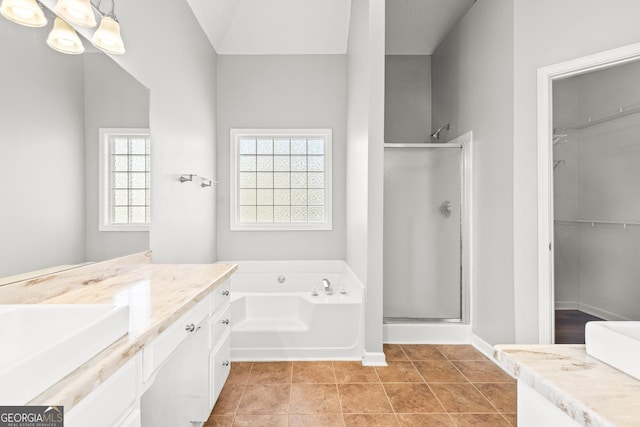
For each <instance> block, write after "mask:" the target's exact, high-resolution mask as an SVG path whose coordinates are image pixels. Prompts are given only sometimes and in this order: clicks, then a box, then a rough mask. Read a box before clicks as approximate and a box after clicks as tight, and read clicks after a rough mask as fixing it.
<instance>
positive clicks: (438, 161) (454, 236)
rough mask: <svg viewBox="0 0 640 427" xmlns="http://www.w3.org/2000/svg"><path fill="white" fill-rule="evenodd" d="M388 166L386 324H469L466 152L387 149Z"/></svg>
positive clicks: (444, 147) (429, 147)
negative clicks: (465, 259) (465, 252)
mask: <svg viewBox="0 0 640 427" xmlns="http://www.w3.org/2000/svg"><path fill="white" fill-rule="evenodd" d="M469 149H470V148H469ZM384 162H385V173H384V180H385V182H384V198H385V200H384V307H383V311H384V321H385V323H388V324H392V323H426V322H431V323H433V322H464V321H466V317H467V310H466V309H465V305H466V299H467V297H466V292H465V286H464V282H465V280H464V277H465V276H464V275H465V274H466V271H465V267H464V263H463V259H464V258H465V257H464V251H465V250H467V248H465V247H464V245H463V242H464V235H465V233H466V232H467V230H466V226H465V219H466V218H465V206H464V205H465V203H466V202H465V151H464V144H463V143H461V142H456V141H452V142H450V143H447V144H438V143H435V144H434V143H423V144H415V143H414V144H392V143H390V144H385V159H384Z"/></svg>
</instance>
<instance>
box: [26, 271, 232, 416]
mask: <svg viewBox="0 0 640 427" xmlns="http://www.w3.org/2000/svg"><path fill="white" fill-rule="evenodd" d="M176 265H177V266H178V265H180V264H176ZM212 265H213V264H212ZM218 265H222V263H221V264H218ZM226 265H227V267H228V268H227V269H226V270H225V271H224V272H223V273H222V274H220V275H218V276H217V277H215V278H212V280H211V281H210V282H209V283H208V284H207V285H204V287H203V288H202V289H201V290H199V291H198V292H197V293H195V294H194V295H193V296H192V297H191V298H190V299H189V300H187V301H185V302H184V303H182V304H181V305H180V306H178V307H177V308H176V310H175V311H174V312H172V313H171V314H169V315H167V316H165V317H164V318H162V319H160V320H159V321H157V322H155V323H154V324H153V325H151V326H150V327H149V328H148V329H147V330H145V331H144V332H142V333H140V334H139V335H137V336H136V337H135V338H134V339H133V340H129V338H128V336H127V335H125V336H123V337H122V338H120V339H119V340H117V341H116V342H114V343H113V344H111V345H110V346H109V347H107V348H106V349H104V350H103V351H101V352H100V353H98V354H97V355H96V356H94V357H93V358H91V359H90V360H89V361H87V362H86V363H84V364H83V365H81V366H80V367H78V368H77V369H76V370H74V371H73V372H71V373H70V374H69V375H67V376H66V377H64V378H63V379H62V380H60V381H59V382H57V383H56V384H55V385H53V386H52V387H50V388H49V389H47V390H45V391H44V392H43V393H41V394H39V395H38V396H36V397H35V398H34V399H32V400H31V401H29V402H28V403H27V405H46V406H48V405H59V406H64V408H65V412H68V411H70V410H71V409H72V408H73V407H75V406H76V405H77V404H78V403H79V402H80V401H81V400H82V399H84V398H85V397H86V396H88V395H89V394H90V393H91V392H92V391H94V390H95V389H97V388H98V387H99V386H100V385H101V384H102V383H104V382H105V381H106V380H107V379H108V378H109V377H110V376H111V375H113V374H114V373H115V372H117V371H118V370H119V369H120V368H121V367H123V366H124V365H125V364H126V363H127V362H128V361H130V360H131V359H132V358H133V357H134V356H135V355H136V354H138V353H139V352H140V351H142V349H143V348H144V347H145V346H146V345H148V344H149V343H151V342H152V341H153V340H154V339H155V338H156V337H158V336H159V335H160V334H161V333H162V332H163V331H164V330H166V329H167V328H168V327H169V326H170V325H171V324H173V323H174V322H175V321H176V320H178V319H179V318H180V316H182V315H183V314H185V313H186V312H187V311H189V310H190V309H191V308H193V307H194V306H195V305H196V304H197V303H198V302H200V301H202V300H203V299H204V298H205V297H206V296H207V295H208V294H209V293H211V292H213V290H214V289H216V288H217V287H218V286H220V285H221V284H222V283H224V282H225V281H226V280H227V279H229V277H231V275H232V274H233V273H234V272H235V271H236V270H237V269H238V266H237V264H226Z"/></svg>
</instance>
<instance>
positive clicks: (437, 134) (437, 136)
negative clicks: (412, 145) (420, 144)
mask: <svg viewBox="0 0 640 427" xmlns="http://www.w3.org/2000/svg"><path fill="white" fill-rule="evenodd" d="M450 127H451V126H450V125H449V123H447V124H446V125H444V126H440V127H439V128H438V130H436V131H435V132H433V133H432V134H431V135H429V136H430V137H431V139H433V140H436V141H439V140H440V132H442V131H443V130H449V128H450Z"/></svg>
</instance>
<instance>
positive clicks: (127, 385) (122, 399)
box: [64, 354, 140, 427]
mask: <svg viewBox="0 0 640 427" xmlns="http://www.w3.org/2000/svg"><path fill="white" fill-rule="evenodd" d="M139 361H140V354H138V355H137V356H136V357H134V358H133V359H132V360H130V361H128V362H127V363H126V364H125V365H124V366H123V367H122V368H120V369H119V370H118V371H116V373H114V374H113V375H111V377H109V379H107V380H106V381H105V382H104V383H102V384H101V385H100V386H99V387H98V388H97V389H95V390H94V391H93V392H91V393H90V394H89V395H88V396H87V397H85V398H84V399H82V401H81V402H80V403H78V405H76V406H75V407H74V408H73V409H71V411H69V414H67V415H66V416H65V420H64V421H65V423H64V425H65V426H66V427H86V426H92V427H93V426H94V427H102V426H104V427H113V426H114V425H117V423H118V421H119V420H120V419H122V417H124V416H125V413H126V412H128V411H130V410H131V407H132V406H133V405H134V404H135V402H136V395H137V392H138V387H137V383H138V381H140V380H139V378H140V377H139V375H140V371H139V363H140V362H139ZM136 366H138V368H137V369H136ZM136 373H137V375H136ZM134 425H135V424H134Z"/></svg>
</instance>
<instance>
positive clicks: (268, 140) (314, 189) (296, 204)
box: [231, 129, 331, 230]
mask: <svg viewBox="0 0 640 427" xmlns="http://www.w3.org/2000/svg"><path fill="white" fill-rule="evenodd" d="M231 158H232V160H231V199H232V200H231V229H232V230H330V229H331V130H330V129H320V130H317V129H307V130H283V129H277V130H249V129H232V130H231Z"/></svg>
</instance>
